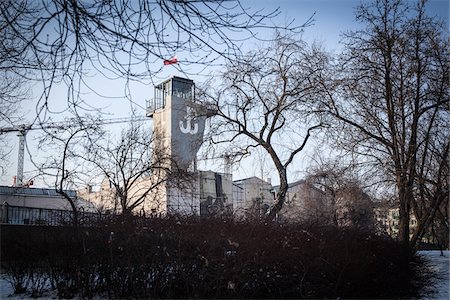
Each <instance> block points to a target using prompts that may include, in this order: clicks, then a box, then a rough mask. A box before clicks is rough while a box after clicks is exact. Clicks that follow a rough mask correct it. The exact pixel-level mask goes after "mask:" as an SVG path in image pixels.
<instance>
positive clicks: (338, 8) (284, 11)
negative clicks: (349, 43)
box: [0, 0, 449, 185]
mask: <svg viewBox="0 0 450 300" xmlns="http://www.w3.org/2000/svg"><path fill="white" fill-rule="evenodd" d="M359 3H360V1H359V0H278V1H274V0H243V1H242V4H243V6H244V7H248V8H250V10H255V9H264V10H265V11H271V10H274V9H276V8H277V7H280V10H281V13H280V15H279V17H278V19H277V22H278V23H279V24H280V23H284V22H286V21H288V20H291V19H293V18H294V19H295V24H296V25H300V24H302V23H303V22H305V21H306V20H307V19H308V18H309V17H310V16H311V15H312V14H313V13H314V12H315V13H316V14H315V16H314V19H315V21H314V25H312V26H310V27H308V28H306V29H305V31H304V34H303V38H304V39H305V40H307V41H309V42H311V41H313V40H317V41H319V42H322V43H323V45H324V47H325V48H326V49H327V50H329V51H337V50H339V44H338V42H339V40H340V34H341V33H342V32H343V31H346V30H350V29H354V28H355V26H357V23H355V18H354V8H355V7H356V6H357V5H358V4H359ZM411 3H414V2H413V1H411ZM428 8H429V10H428V11H429V14H430V15H433V16H434V15H438V16H439V17H441V18H443V19H445V21H446V23H447V27H448V24H449V1H448V0H431V1H429V3H428ZM272 34H273V33H272V32H270V31H262V32H260V36H261V37H262V38H264V37H267V35H272ZM245 47H248V48H251V47H252V44H250V43H248V44H247V45H246V46H245ZM178 56H179V58H180V59H182V58H183V53H178ZM161 65H162V62H161ZM158 67H159V66H158ZM190 69H191V70H195V68H194V67H190ZM171 75H178V76H183V74H182V73H180V72H178V71H176V69H175V68H173V67H172V66H168V67H165V68H163V72H162V73H161V74H160V76H159V78H160V79H156V81H157V82H158V81H161V80H162V78H167V77H169V76H171ZM207 76H208V73H206V72H205V73H203V74H201V75H199V76H192V77H191V78H192V79H194V80H195V81H196V82H201V81H203V80H205V78H206V77H207ZM91 81H92V82H93V83H94V84H93V85H95V86H96V88H97V89H98V90H99V91H100V92H102V93H104V94H106V95H108V96H115V95H122V94H123V92H124V87H123V84H121V83H120V82H114V83H111V82H106V81H104V80H101V79H98V78H95V77H92V78H91ZM131 89H132V93H133V98H134V101H135V102H136V103H137V104H138V106H141V107H145V100H146V99H149V98H151V97H152V94H153V88H152V86H151V85H146V86H144V85H140V84H132V85H131ZM36 94H38V93H36ZM64 94H65V90H64V89H63V88H61V89H56V90H55V91H54V93H53V97H54V99H65V95H64ZM86 97H87V98H89V99H92V101H93V102H94V103H95V104H96V105H98V106H101V107H106V108H107V111H108V112H110V113H111V115H110V116H108V117H107V118H112V117H126V116H128V112H129V106H130V105H129V103H128V102H125V101H126V100H123V99H120V98H119V99H114V100H112V99H101V98H99V97H97V96H95V95H94V94H87V95H86ZM63 101H64V100H63ZM54 103H55V105H56V106H59V105H60V104H61V103H60V102H58V101H56V100H55V101H54ZM22 109H23V112H24V114H25V116H26V118H27V119H32V118H33V116H34V109H35V107H34V103H33V101H27V102H25V103H24V105H23V107H22ZM142 114H144V112H143V111H142ZM123 126H125V124H124V125H123ZM34 136H35V135H34V133H33V132H30V134H29V135H28V141H29V142H30V143H29V145H30V147H31V148H32V147H33V143H32V141H33V138H34ZM8 138H9V141H10V144H11V146H12V153H11V156H10V160H11V161H10V167H9V168H8V169H7V173H6V174H5V175H3V176H1V177H0V185H10V184H11V182H12V177H13V176H14V175H15V173H16V163H17V144H18V138H17V137H16V136H15V134H9V137H8ZM30 150H31V151H33V150H32V149H30ZM35 158H36V157H35ZM296 167H297V168H298V169H299V170H301V169H303V168H304V163H303V162H301V161H299V163H298V164H297V165H296ZM253 169H254V168H247V169H246V170H244V171H240V172H238V173H236V174H235V178H241V177H248V176H253V175H258V174H256V173H255V171H254V170H253ZM25 171H26V174H25V177H27V174H32V171H33V167H32V165H31V163H30V162H29V157H28V155H27V154H26V157H25ZM272 177H273V178H274V177H275V176H272Z"/></svg>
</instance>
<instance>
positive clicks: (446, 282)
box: [419, 250, 450, 300]
mask: <svg viewBox="0 0 450 300" xmlns="http://www.w3.org/2000/svg"><path fill="white" fill-rule="evenodd" d="M419 255H421V256H423V257H424V258H425V260H426V262H427V265H428V267H429V268H430V270H431V271H433V272H435V274H436V276H435V278H434V282H433V287H432V290H433V291H434V293H433V294H431V295H429V296H426V297H424V298H423V299H427V300H437V299H439V300H441V299H442V300H448V299H450V293H449V289H450V274H449V273H450V269H449V268H450V266H449V262H450V251H448V250H447V251H444V256H441V251H439V250H433V251H419Z"/></svg>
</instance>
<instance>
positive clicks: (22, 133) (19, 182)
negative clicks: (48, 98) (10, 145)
mask: <svg viewBox="0 0 450 300" xmlns="http://www.w3.org/2000/svg"><path fill="white" fill-rule="evenodd" d="M144 120H147V118H146V117H135V118H114V119H105V120H100V121H99V122H97V123H96V124H98V125H110V124H117V123H127V122H131V121H144ZM81 121H84V120H83V119H81ZM79 124H80V123H79V122H75V120H73V122H70V121H68V122H51V123H41V124H37V125H35V124H32V125H30V124H27V125H25V124H22V125H18V126H14V127H3V128H0V134H3V133H8V132H17V136H18V137H19V150H18V155H17V175H16V180H15V182H16V183H15V185H16V186H17V187H23V165H24V156H25V138H26V135H27V132H28V131H30V130H43V129H66V128H71V127H74V126H77V125H78V126H79Z"/></svg>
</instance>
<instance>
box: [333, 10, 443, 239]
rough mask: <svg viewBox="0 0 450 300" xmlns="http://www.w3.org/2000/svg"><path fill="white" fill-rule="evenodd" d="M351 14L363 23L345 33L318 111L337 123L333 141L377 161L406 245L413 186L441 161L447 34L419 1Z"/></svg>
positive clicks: (419, 185) (413, 204) (414, 198)
mask: <svg viewBox="0 0 450 300" xmlns="http://www.w3.org/2000/svg"><path fill="white" fill-rule="evenodd" d="M356 16H357V19H358V20H359V21H361V22H362V23H364V24H365V25H366V28H365V29H362V30H360V31H356V32H350V33H348V34H347V35H346V38H345V40H344V41H345V51H344V54H343V55H342V56H341V59H340V61H339V68H338V69H339V74H340V75H339V78H338V79H337V80H335V81H334V85H333V84H332V85H328V100H327V102H326V103H325V107H326V109H325V110H326V112H327V113H328V115H329V116H332V119H334V120H337V121H338V122H337V123H335V125H336V126H335V127H334V130H337V129H338V130H340V134H339V138H338V140H339V141H340V142H341V143H340V145H342V146H343V147H344V148H345V149H347V150H348V151H350V152H351V153H354V154H357V155H358V156H359V157H360V158H362V159H363V160H364V161H366V162H369V163H371V164H372V165H373V166H377V167H378V170H379V172H378V173H379V174H383V175H384V176H386V178H387V179H388V180H390V182H391V183H392V185H394V186H395V188H396V191H397V197H398V201H399V206H400V228H401V230H400V239H401V240H402V241H403V242H404V243H405V244H408V241H409V236H410V231H409V216H410V211H411V207H413V208H414V212H415V213H416V210H417V209H416V208H415V207H416V205H417V203H416V202H417V200H418V197H417V195H416V194H415V192H414V191H415V189H423V188H424V187H425V186H424V182H425V181H427V180H429V179H425V178H423V177H427V178H429V176H431V177H435V178H437V177H439V176H438V175H437V174H436V172H438V173H439V172H440V171H438V170H439V167H438V166H439V165H441V164H447V161H448V159H447V157H446V156H443V155H442V154H441V155H438V154H437V153H444V152H443V151H445V148H446V147H447V146H446V145H447V144H448V140H449V127H448V122H447V121H446V120H448V118H449V110H448V103H449V61H448V58H449V57H450V55H449V54H450V52H449V51H450V47H449V44H448V34H447V32H446V31H445V29H444V28H443V27H442V25H441V24H440V23H439V22H438V21H437V20H435V19H433V18H430V17H428V16H427V15H426V13H425V2H424V1H419V3H418V4H417V5H416V6H415V7H413V6H408V5H407V4H406V3H404V2H403V1H375V2H374V3H365V4H363V5H362V6H360V7H359V9H358V10H357V14H356ZM438 144H439V146H438ZM432 145H435V146H437V148H440V149H437V148H435V147H434V146H432ZM447 148H448V147H447ZM425 161H427V162H426V163H425ZM432 165H434V167H431V166H432ZM429 167H431V168H433V171H432V170H431V169H429ZM424 168H425V169H427V170H428V171H426V172H424ZM425 174H426V175H425ZM432 174H434V175H432ZM447 190H448V185H447ZM432 206H433V205H432ZM427 211H428V212H429V213H431V212H432V211H433V210H430V209H428V210H427ZM432 214H434V213H432ZM426 215H428V214H426ZM416 216H418V215H417V213H416ZM425 219H427V218H425ZM422 220H424V219H422ZM416 241H417V240H416V239H413V240H412V241H411V243H412V245H414V244H415V242H416Z"/></svg>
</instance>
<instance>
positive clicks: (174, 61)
mask: <svg viewBox="0 0 450 300" xmlns="http://www.w3.org/2000/svg"><path fill="white" fill-rule="evenodd" d="M177 63H178V58H177V56H176V55H175V56H174V57H172V58H171V59H166V60H164V65H165V66H167V65H173V64H177Z"/></svg>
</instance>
